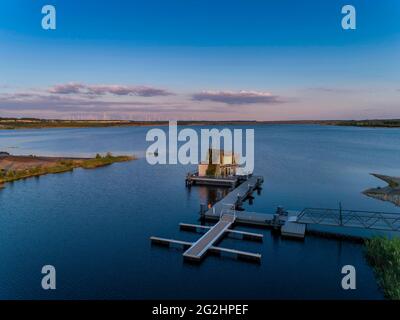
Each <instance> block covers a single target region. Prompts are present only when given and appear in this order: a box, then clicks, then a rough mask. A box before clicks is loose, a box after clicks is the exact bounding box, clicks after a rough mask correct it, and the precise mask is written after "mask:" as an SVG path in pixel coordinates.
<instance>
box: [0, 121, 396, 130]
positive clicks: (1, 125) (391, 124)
mask: <svg viewBox="0 0 400 320" xmlns="http://www.w3.org/2000/svg"><path fill="white" fill-rule="evenodd" d="M263 124H303V125H305V124H319V125H331V126H356V127H385V128H400V119H382V120H285V121H255V120H225V121H220V120H218V121H206V120H198V121H178V125H182V126H200V125H203V126H207V125H214V126H215V125H221V126H222V125H263ZM166 125H168V121H129V120H60V119H36V118H0V129H45V128H101V127H119V126H166Z"/></svg>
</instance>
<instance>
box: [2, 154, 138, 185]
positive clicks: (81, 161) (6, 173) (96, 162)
mask: <svg viewBox="0 0 400 320" xmlns="http://www.w3.org/2000/svg"><path fill="white" fill-rule="evenodd" d="M136 159H137V158H136V157H135V156H126V155H121V156H113V155H112V154H111V153H107V154H106V155H104V156H102V155H100V154H97V155H96V156H95V157H93V158H73V157H72V158H71V157H46V156H34V155H31V156H18V155H1V156H0V189H2V188H4V187H5V185H6V183H10V182H14V181H18V180H22V179H28V178H33V177H39V176H42V175H46V174H56V173H64V172H68V171H73V170H74V169H76V168H83V169H95V168H99V167H104V166H107V165H111V164H113V163H116V162H127V161H132V160H136Z"/></svg>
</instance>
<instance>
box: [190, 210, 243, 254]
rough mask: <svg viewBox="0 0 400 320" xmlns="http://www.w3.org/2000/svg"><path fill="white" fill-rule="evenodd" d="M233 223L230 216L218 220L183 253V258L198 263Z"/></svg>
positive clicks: (225, 215)
mask: <svg viewBox="0 0 400 320" xmlns="http://www.w3.org/2000/svg"><path fill="white" fill-rule="evenodd" d="M234 222H235V216H234V215H231V214H224V215H222V216H221V219H219V221H218V223H217V224H216V225H214V226H213V227H212V228H211V229H210V230H208V232H206V234H204V235H203V236H202V237H201V238H200V239H199V240H197V241H196V242H195V243H194V244H193V245H192V246H191V247H190V248H189V249H188V250H186V251H185V252H184V253H183V257H184V258H185V259H188V260H193V261H200V260H201V259H202V258H203V256H204V254H205V253H206V251H207V250H208V249H209V248H210V247H211V246H212V245H213V244H214V243H216V242H217V241H218V240H220V239H221V237H222V236H223V235H224V233H225V232H226V230H228V229H229V227H230V226H231V225H232V224H233V223H234Z"/></svg>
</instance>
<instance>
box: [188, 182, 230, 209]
mask: <svg viewBox="0 0 400 320" xmlns="http://www.w3.org/2000/svg"><path fill="white" fill-rule="evenodd" d="M195 188H196V189H197V190H198V194H199V199H200V203H201V204H206V205H207V207H208V208H211V207H212V206H213V205H214V204H215V203H217V202H218V201H220V200H221V199H222V198H224V197H225V196H226V195H227V194H228V193H229V191H230V189H229V188H221V187H212V186H196V187H195Z"/></svg>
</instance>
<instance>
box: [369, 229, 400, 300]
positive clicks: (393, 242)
mask: <svg viewBox="0 0 400 320" xmlns="http://www.w3.org/2000/svg"><path fill="white" fill-rule="evenodd" d="M365 245H366V258H367V260H368V263H369V264H370V265H371V266H372V267H373V269H374V271H375V274H376V276H377V278H378V282H379V285H380V286H381V287H382V289H383V290H384V293H385V296H386V297H387V298H389V299H393V300H400V238H393V239H387V238H383V237H377V238H373V239H370V240H367V241H366V244H365Z"/></svg>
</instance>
